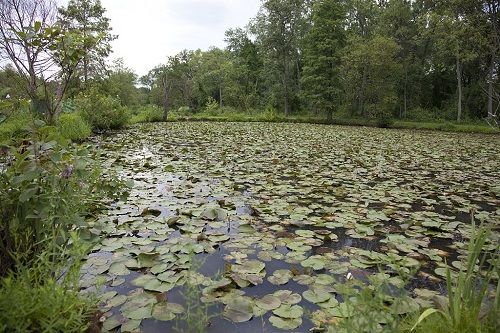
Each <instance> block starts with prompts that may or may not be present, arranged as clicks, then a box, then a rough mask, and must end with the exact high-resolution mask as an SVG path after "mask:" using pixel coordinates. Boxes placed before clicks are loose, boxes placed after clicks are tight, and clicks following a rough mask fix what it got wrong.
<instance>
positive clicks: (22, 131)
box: [0, 111, 33, 144]
mask: <svg viewBox="0 0 500 333" xmlns="http://www.w3.org/2000/svg"><path fill="white" fill-rule="evenodd" d="M32 124H33V115H32V114H31V113H30V112H29V111H18V112H16V113H13V114H12V115H10V116H8V117H7V118H5V120H4V121H3V122H2V123H0V143H4V144H11V143H15V142H18V141H21V140H22V139H25V138H26V137H28V136H29V134H30V131H31V130H30V126H31V125H32Z"/></svg>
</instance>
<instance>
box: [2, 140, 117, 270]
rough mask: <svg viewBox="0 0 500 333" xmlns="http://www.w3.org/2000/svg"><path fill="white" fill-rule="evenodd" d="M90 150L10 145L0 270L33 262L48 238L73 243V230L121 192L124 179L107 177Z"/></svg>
mask: <svg viewBox="0 0 500 333" xmlns="http://www.w3.org/2000/svg"><path fill="white" fill-rule="evenodd" d="M87 154H88V153H87V152H86V150H84V149H82V148H80V147H66V146H64V145H62V144H58V143H57V141H51V142H42V141H39V138H37V140H35V143H34V144H32V145H30V146H26V147H22V149H20V150H18V149H15V148H13V147H10V148H9V147H7V148H6V149H4V150H3V151H2V156H0V167H1V169H0V216H2V224H1V225H0V275H2V274H5V273H6V272H7V271H9V270H13V269H15V268H16V265H18V264H19V263H24V264H28V263H29V262H30V260H32V259H33V258H35V257H36V256H37V254H39V253H41V252H42V251H43V250H44V246H45V245H44V241H45V240H47V239H54V241H55V242H57V244H59V245H64V244H68V241H69V238H68V233H69V231H71V230H78V229H79V227H80V226H82V225H83V224H84V217H85V216H86V215H88V214H90V213H91V212H92V211H94V210H96V209H98V208H100V204H101V199H102V198H116V197H118V196H120V195H121V186H122V184H121V183H120V182H119V181H115V180H112V181H110V182H103V180H102V177H101V173H100V170H99V169H96V168H91V165H92V164H91V161H90V159H89V158H88V157H87Z"/></svg>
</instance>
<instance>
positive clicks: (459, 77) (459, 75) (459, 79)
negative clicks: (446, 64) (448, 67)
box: [457, 57, 462, 121]
mask: <svg viewBox="0 0 500 333" xmlns="http://www.w3.org/2000/svg"><path fill="white" fill-rule="evenodd" d="M457 86H458V114H457V121H461V120H462V67H461V64H460V58H458V57H457Z"/></svg>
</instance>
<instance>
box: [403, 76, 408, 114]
mask: <svg viewBox="0 0 500 333" xmlns="http://www.w3.org/2000/svg"><path fill="white" fill-rule="evenodd" d="M407 112H408V68H405V85H404V108H403V117H406V116H407Z"/></svg>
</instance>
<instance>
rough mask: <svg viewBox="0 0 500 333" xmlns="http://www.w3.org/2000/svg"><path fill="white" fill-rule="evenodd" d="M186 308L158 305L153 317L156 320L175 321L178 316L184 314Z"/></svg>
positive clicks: (175, 305) (174, 305)
mask: <svg viewBox="0 0 500 333" xmlns="http://www.w3.org/2000/svg"><path fill="white" fill-rule="evenodd" d="M184 311H185V310H184V307H183V306H182V305H180V304H175V303H158V304H155V306H154V308H153V313H152V316H153V318H154V319H156V320H160V321H170V320H173V319H175V315H176V314H180V313H183V312H184Z"/></svg>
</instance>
